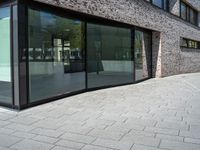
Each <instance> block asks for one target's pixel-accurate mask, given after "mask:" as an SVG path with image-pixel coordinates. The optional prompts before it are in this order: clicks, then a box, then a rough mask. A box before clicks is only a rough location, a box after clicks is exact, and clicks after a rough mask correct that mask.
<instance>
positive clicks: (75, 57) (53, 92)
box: [29, 9, 85, 102]
mask: <svg viewBox="0 0 200 150" xmlns="http://www.w3.org/2000/svg"><path fill="white" fill-rule="evenodd" d="M84 66H85V65H84V51H83V23H82V22H81V21H79V20H72V19H67V18H63V17H59V16H56V15H54V14H50V13H46V12H42V11H36V10H32V9H29V80H30V81H29V84H30V101H31V102H34V101H38V100H41V99H45V98H50V97H52V96H57V95H62V94H65V93H69V92H73V91H78V90H82V89H84V88H85V68H84Z"/></svg>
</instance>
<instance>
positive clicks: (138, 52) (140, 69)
mask: <svg viewBox="0 0 200 150" xmlns="http://www.w3.org/2000/svg"><path fill="white" fill-rule="evenodd" d="M135 67H136V80H141V79H145V78H148V77H150V75H151V34H148V33H145V32H142V31H137V30H136V31H135Z"/></svg>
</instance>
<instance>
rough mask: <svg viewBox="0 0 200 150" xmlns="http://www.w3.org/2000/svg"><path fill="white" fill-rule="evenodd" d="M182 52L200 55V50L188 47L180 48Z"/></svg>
mask: <svg viewBox="0 0 200 150" xmlns="http://www.w3.org/2000/svg"><path fill="white" fill-rule="evenodd" d="M181 51H182V52H196V53H200V48H188V47H181Z"/></svg>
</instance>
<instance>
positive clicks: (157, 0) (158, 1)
mask: <svg viewBox="0 0 200 150" xmlns="http://www.w3.org/2000/svg"><path fill="white" fill-rule="evenodd" d="M162 1H163V0H152V3H153V4H154V5H156V6H158V7H160V8H162Z"/></svg>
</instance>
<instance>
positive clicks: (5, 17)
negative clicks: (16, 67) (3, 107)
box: [0, 7, 12, 104]
mask: <svg viewBox="0 0 200 150" xmlns="http://www.w3.org/2000/svg"><path fill="white" fill-rule="evenodd" d="M0 43H1V47H0V52H1V54H0V102H3V103H9V104H11V103H12V83H11V63H10V61H11V60H10V57H11V56H10V7H5V8H0Z"/></svg>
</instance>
